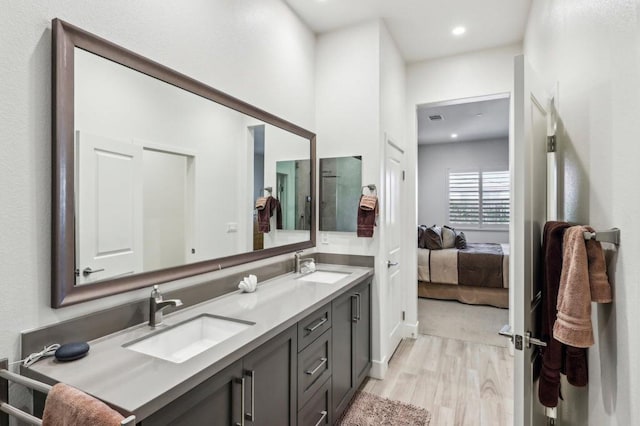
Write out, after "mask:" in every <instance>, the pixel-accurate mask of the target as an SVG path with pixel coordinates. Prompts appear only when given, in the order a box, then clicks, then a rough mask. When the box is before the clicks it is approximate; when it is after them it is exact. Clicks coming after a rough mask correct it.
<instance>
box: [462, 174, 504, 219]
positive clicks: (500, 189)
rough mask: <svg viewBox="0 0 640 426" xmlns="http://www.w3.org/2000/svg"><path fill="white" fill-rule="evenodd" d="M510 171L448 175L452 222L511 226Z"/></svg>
mask: <svg viewBox="0 0 640 426" xmlns="http://www.w3.org/2000/svg"><path fill="white" fill-rule="evenodd" d="M509 186H510V182H509V171H508V170H507V171H465V172H453V171H450V172H449V222H450V223H451V224H458V225H463V226H464V225H467V226H478V227H493V226H496V227H500V226H503V225H508V224H509Z"/></svg>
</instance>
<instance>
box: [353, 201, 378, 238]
mask: <svg viewBox="0 0 640 426" xmlns="http://www.w3.org/2000/svg"><path fill="white" fill-rule="evenodd" d="M364 197H372V196H371V195H362V196H360V202H359V203H358V237H365V238H371V237H373V228H374V227H375V226H376V216H378V198H377V197H375V206H374V208H373V209H371V208H370V206H369V205H368V204H367V205H365V207H364V208H363V207H362V199H363V198H364Z"/></svg>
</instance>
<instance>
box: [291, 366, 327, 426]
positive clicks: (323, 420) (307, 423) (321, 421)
mask: <svg viewBox="0 0 640 426" xmlns="http://www.w3.org/2000/svg"><path fill="white" fill-rule="evenodd" d="M330 406H331V378H329V379H328V380H327V381H326V382H324V384H323V385H322V386H321V387H320V389H318V391H317V392H316V393H315V394H313V396H312V397H311V399H309V402H307V404H306V405H305V406H304V407H302V408H301V409H300V411H298V426H323V425H330V424H331V423H332V419H331V409H330Z"/></svg>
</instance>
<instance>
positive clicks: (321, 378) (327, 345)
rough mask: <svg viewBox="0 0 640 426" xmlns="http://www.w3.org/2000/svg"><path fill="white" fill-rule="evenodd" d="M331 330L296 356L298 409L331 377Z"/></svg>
mask: <svg viewBox="0 0 640 426" xmlns="http://www.w3.org/2000/svg"><path fill="white" fill-rule="evenodd" d="M331 365H332V361H331V330H327V331H326V332H325V333H324V334H323V335H322V336H320V337H319V338H318V339H316V340H315V341H314V342H313V343H311V344H310V345H309V346H307V347H306V349H304V350H303V351H302V352H300V353H299V354H298V407H302V406H303V405H305V404H306V402H307V401H308V400H309V398H311V396H312V395H313V394H315V393H316V391H317V390H318V389H319V388H320V387H321V386H322V384H323V383H324V382H325V381H326V380H327V378H329V377H330V376H331Z"/></svg>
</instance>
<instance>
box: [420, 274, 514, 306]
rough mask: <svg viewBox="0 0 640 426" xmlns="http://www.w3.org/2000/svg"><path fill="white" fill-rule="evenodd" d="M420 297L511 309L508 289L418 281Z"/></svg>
mask: <svg viewBox="0 0 640 426" xmlns="http://www.w3.org/2000/svg"><path fill="white" fill-rule="evenodd" d="M418 297H427V298H430V299H443V300H457V301H458V302H462V303H467V304H470V305H490V306H495V307H496V308H509V289H508V288H487V287H475V286H465V285H451V284H437V283H427V282H424V281H418Z"/></svg>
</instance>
